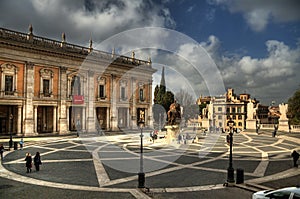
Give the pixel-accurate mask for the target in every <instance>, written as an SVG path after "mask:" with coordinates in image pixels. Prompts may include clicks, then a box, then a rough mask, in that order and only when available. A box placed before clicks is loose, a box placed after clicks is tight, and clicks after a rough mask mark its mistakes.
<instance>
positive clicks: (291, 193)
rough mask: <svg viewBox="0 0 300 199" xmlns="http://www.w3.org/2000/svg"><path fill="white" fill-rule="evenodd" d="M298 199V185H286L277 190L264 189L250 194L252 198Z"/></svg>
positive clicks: (299, 193) (299, 194) (299, 192)
mask: <svg viewBox="0 0 300 199" xmlns="http://www.w3.org/2000/svg"><path fill="white" fill-rule="evenodd" d="M277 198H280V199H300V187H286V188H282V189H277V190H264V191H259V192H256V193H254V194H253V195H252V199H277Z"/></svg>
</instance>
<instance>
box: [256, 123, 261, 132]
mask: <svg viewBox="0 0 300 199" xmlns="http://www.w3.org/2000/svg"><path fill="white" fill-rule="evenodd" d="M259 127H260V125H259V123H258V121H257V120H256V133H257V134H258V130H259Z"/></svg>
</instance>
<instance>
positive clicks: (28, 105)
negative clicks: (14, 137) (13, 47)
mask: <svg viewBox="0 0 300 199" xmlns="http://www.w3.org/2000/svg"><path fill="white" fill-rule="evenodd" d="M25 68H26V69H25V79H26V86H25V106H24V112H25V120H24V136H27V135H32V134H34V120H33V103H32V99H33V96H34V64H33V63H30V62H26V63H25Z"/></svg>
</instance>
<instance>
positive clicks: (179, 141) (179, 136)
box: [177, 134, 182, 144]
mask: <svg viewBox="0 0 300 199" xmlns="http://www.w3.org/2000/svg"><path fill="white" fill-rule="evenodd" d="M181 139H182V137H181V135H180V134H179V135H178V140H177V141H178V144H180V143H181Z"/></svg>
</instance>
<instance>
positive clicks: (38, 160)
mask: <svg viewBox="0 0 300 199" xmlns="http://www.w3.org/2000/svg"><path fill="white" fill-rule="evenodd" d="M25 161H26V168H27V173H31V171H32V170H31V168H32V156H31V154H30V153H26V157H25ZM33 163H34V166H35V170H36V171H39V170H40V165H41V164H42V161H41V155H40V152H36V154H35V156H34V158H33Z"/></svg>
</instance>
